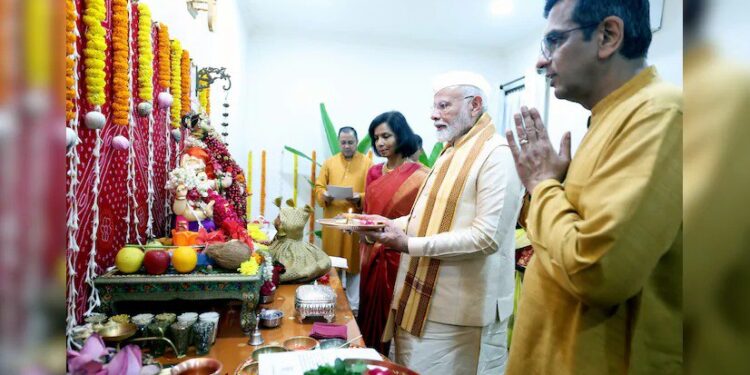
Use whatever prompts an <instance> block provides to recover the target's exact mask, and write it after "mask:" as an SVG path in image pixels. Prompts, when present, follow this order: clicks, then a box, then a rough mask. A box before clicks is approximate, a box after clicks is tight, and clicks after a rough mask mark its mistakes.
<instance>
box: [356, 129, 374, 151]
mask: <svg viewBox="0 0 750 375" xmlns="http://www.w3.org/2000/svg"><path fill="white" fill-rule="evenodd" d="M370 146H372V140H371V139H370V134H365V137H364V138H362V140H361V141H360V142H359V145H358V146H357V151H359V152H361V153H363V154H366V153H367V150H369V149H370Z"/></svg>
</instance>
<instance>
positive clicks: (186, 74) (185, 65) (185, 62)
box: [180, 50, 190, 116]
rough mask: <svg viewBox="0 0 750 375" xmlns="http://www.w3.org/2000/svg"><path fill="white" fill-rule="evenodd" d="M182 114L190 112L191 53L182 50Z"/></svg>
mask: <svg viewBox="0 0 750 375" xmlns="http://www.w3.org/2000/svg"><path fill="white" fill-rule="evenodd" d="M181 65H182V70H181V72H182V112H181V113H180V114H181V115H182V116H185V115H186V114H188V112H190V53H189V52H188V50H182V61H181Z"/></svg>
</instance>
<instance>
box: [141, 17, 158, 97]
mask: <svg viewBox="0 0 750 375" xmlns="http://www.w3.org/2000/svg"><path fill="white" fill-rule="evenodd" d="M153 79H154V47H153V45H152V42H151V10H150V9H149V8H148V6H147V5H146V4H144V3H138V97H139V98H140V99H141V100H145V101H148V102H150V101H151V100H152V99H153V98H154V83H153Z"/></svg>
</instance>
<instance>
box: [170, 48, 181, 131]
mask: <svg viewBox="0 0 750 375" xmlns="http://www.w3.org/2000/svg"><path fill="white" fill-rule="evenodd" d="M181 59H182V46H181V45H180V41H179V40H177V39H174V40H172V73H173V74H172V86H171V88H172V98H174V101H173V102H172V108H171V110H172V127H174V128H179V127H180V114H182V74H180V68H181V67H180V63H181V61H180V60H181Z"/></svg>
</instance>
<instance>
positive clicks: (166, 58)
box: [157, 23, 172, 89]
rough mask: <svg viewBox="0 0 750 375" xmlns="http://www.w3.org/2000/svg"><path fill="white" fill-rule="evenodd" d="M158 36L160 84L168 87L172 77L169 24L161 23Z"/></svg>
mask: <svg viewBox="0 0 750 375" xmlns="http://www.w3.org/2000/svg"><path fill="white" fill-rule="evenodd" d="M157 36H158V38H159V51H158V57H159V86H161V87H162V88H165V89H167V88H169V82H170V80H171V79H172V78H171V74H170V72H171V69H170V61H171V57H170V49H169V28H167V25H165V24H163V23H160V24H159V33H158V34H157Z"/></svg>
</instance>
